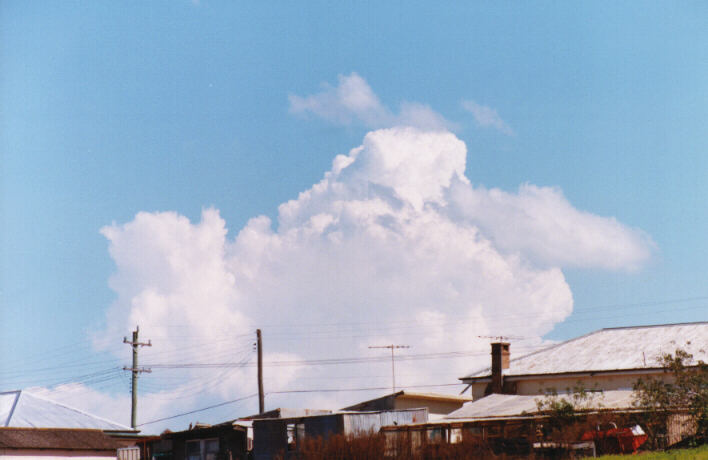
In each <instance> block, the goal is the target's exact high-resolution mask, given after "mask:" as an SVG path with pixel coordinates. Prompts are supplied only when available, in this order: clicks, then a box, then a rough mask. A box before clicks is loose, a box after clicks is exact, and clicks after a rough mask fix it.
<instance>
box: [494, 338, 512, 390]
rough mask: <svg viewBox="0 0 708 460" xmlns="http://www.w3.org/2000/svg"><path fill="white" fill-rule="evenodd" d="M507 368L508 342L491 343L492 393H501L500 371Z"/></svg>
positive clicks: (502, 382)
mask: <svg viewBox="0 0 708 460" xmlns="http://www.w3.org/2000/svg"><path fill="white" fill-rule="evenodd" d="M504 369H509V344H508V343H506V342H497V343H493V344H492V393H502V389H503V388H504V377H503V376H502V372H503V370H504Z"/></svg>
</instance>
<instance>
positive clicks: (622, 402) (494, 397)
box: [444, 390, 634, 420]
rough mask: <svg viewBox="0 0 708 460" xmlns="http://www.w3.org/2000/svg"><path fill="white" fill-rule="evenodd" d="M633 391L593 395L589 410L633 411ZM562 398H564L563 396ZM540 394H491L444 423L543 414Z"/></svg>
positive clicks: (615, 391)
mask: <svg viewBox="0 0 708 460" xmlns="http://www.w3.org/2000/svg"><path fill="white" fill-rule="evenodd" d="M633 394H634V393H633V392H632V390H611V391H604V392H598V393H589V394H588V397H589V398H590V399H589V400H588V401H587V403H588V406H587V407H589V408H602V409H615V410H619V409H631V408H632V401H633V400H634V399H633ZM559 396H560V397H562V396H563V395H562V394H561V395H559ZM543 398H544V396H539V395H503V394H491V395H489V396H485V397H484V398H481V399H478V400H476V401H471V402H468V403H465V405H464V406H462V407H461V408H460V409H457V410H456V411H454V412H450V413H449V414H448V415H446V416H445V417H444V420H450V419H493V418H505V417H517V416H523V415H532V414H536V413H538V412H539V409H538V405H537V403H536V401H540V400H543Z"/></svg>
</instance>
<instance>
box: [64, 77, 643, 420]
mask: <svg viewBox="0 0 708 460" xmlns="http://www.w3.org/2000/svg"><path fill="white" fill-rule="evenodd" d="M290 103H291V110H292V111H293V112H295V113H312V114H315V115H317V116H320V117H323V118H325V119H327V120H330V121H334V122H338V123H354V122H357V123H362V124H364V125H367V126H375V127H380V126H386V128H383V129H378V130H375V131H372V132H369V133H368V134H367V135H366V136H365V137H364V140H363V143H362V145H361V146H359V147H356V148H354V149H352V150H351V151H350V152H349V154H347V155H338V156H337V157H335V158H334V160H333V162H332V168H331V169H330V170H329V171H327V172H326V173H325V174H324V177H323V179H322V180H321V181H320V182H318V183H317V184H314V185H313V186H312V187H311V188H309V189H308V190H305V191H303V192H302V193H300V195H299V196H298V197H297V198H295V199H293V200H291V201H288V202H286V203H283V204H281V205H280V207H279V208H278V217H277V222H271V220H270V219H269V218H268V217H265V216H258V217H254V218H252V219H251V220H250V221H248V223H247V224H246V225H245V226H244V227H243V228H242V229H240V231H238V232H237V235H236V236H235V237H234V238H229V237H228V236H227V233H228V232H227V226H226V222H225V221H224V220H223V219H222V218H221V217H220V215H219V211H218V210H216V209H205V210H204V211H203V212H202V216H201V221H200V222H191V221H190V220H189V219H187V218H186V217H184V216H181V215H179V214H177V213H174V212H153V213H147V212H141V213H138V214H137V215H136V216H135V218H134V219H133V220H132V221H130V222H128V223H124V224H113V225H110V226H107V227H105V228H103V229H102V230H101V232H102V233H103V235H104V236H105V237H106V238H107V239H108V241H109V251H110V255H111V257H112V258H113V260H114V262H115V264H116V272H115V274H114V275H113V276H112V277H111V280H110V286H111V288H112V289H113V290H114V291H115V292H116V294H117V298H116V300H115V302H114V303H113V305H112V306H111V307H110V309H109V311H108V314H107V321H106V326H105V329H104V330H103V331H101V333H100V334H98V335H97V336H96V339H95V341H96V345H97V346H98V347H99V348H101V349H105V350H110V348H111V345H112V344H113V343H114V342H115V340H114V338H115V337H121V336H123V335H125V334H126V333H127V331H130V330H132V329H133V328H134V327H135V325H136V324H139V325H140V327H141V334H142V336H144V337H149V338H150V339H152V341H153V346H152V347H150V348H144V349H142V350H141V359H142V361H141V362H143V363H146V364H150V363H175V364H179V363H199V362H202V363H204V362H207V363H246V362H247V361H248V360H249V359H252V353H253V350H252V341H253V340H252V332H253V330H254V329H255V328H257V327H258V328H261V329H263V333H264V337H265V341H266V360H267V361H269V362H278V363H279V364H277V363H273V365H272V366H269V367H266V374H265V379H266V390H267V391H268V392H270V394H269V396H268V398H267V401H268V407H269V408H273V407H277V406H279V405H281V406H282V405H284V406H291V407H292V406H300V407H317V406H320V405H328V406H329V407H326V408H337V407H342V406H344V405H345V404H347V403H354V402H356V401H358V400H363V399H365V397H369V396H374V395H375V394H381V393H383V392H384V391H381V390H377V391H373V392H369V393H365V392H355V391H348V392H343V393H326V394H319V393H313V394H307V393H298V394H296V395H295V396H292V395H282V394H278V392H279V391H284V390H286V391H287V390H302V389H313V388H314V389H322V388H329V389H332V388H384V387H386V386H387V385H390V383H391V381H390V374H389V372H390V370H389V365H390V363H389V362H382V363H371V362H363V363H358V364H357V363H353V364H351V363H350V364H349V365H346V366H345V365H331V366H325V365H321V363H320V364H317V363H312V362H311V360H313V359H314V360H316V359H323V358H338V357H365V358H372V357H373V358H376V357H381V356H383V358H384V359H385V358H386V356H387V355H386V354H383V355H381V350H377V349H373V350H372V349H369V348H368V347H369V346H371V345H386V344H392V343H395V344H409V345H411V346H412V348H411V349H410V350H407V352H408V353H410V354H414V355H426V354H431V353H442V354H443V355H440V356H442V357H441V358H436V359H434V360H431V359H420V360H408V361H406V360H404V361H402V362H400V364H398V363H397V366H396V371H397V381H398V383H399V386H404V387H409V388H419V389H420V388H428V387H418V385H428V384H453V383H456V382H457V377H460V376H462V375H464V374H465V372H467V371H470V370H472V369H474V368H475V367H477V366H481V365H485V364H487V360H488V353H489V350H488V340H485V339H482V338H478V336H488V335H494V336H498V335H512V336H522V337H525V338H526V339H525V340H523V341H521V342H520V343H519V344H514V347H515V348H514V350H513V351H512V352H515V353H523V352H524V351H529V350H531V349H532V347H534V346H538V345H539V344H540V343H541V342H542V340H541V337H542V336H543V335H544V334H545V333H547V332H549V331H550V330H551V329H552V328H553V326H554V325H555V324H557V323H558V322H561V321H563V320H564V319H565V318H566V317H567V316H568V315H570V313H571V311H572V308H573V297H572V293H571V290H570V287H569V286H568V283H567V282H566V280H565V277H564V275H563V272H562V269H563V268H565V267H578V268H599V269H609V270H634V269H637V268H639V267H641V266H642V264H644V263H645V262H646V261H647V259H648V258H649V257H650V255H651V250H652V247H653V243H652V242H651V240H650V238H649V237H648V236H647V235H645V234H644V233H643V232H642V231H640V230H637V229H633V228H630V227H627V226H626V225H623V224H621V223H620V222H618V221H617V220H616V219H614V218H611V217H609V218H608V217H601V216H597V215H594V214H591V213H589V212H584V211H580V210H578V209H576V208H574V207H573V206H572V205H571V204H570V203H569V202H568V200H567V199H566V198H565V197H564V196H563V194H562V192H561V191H560V190H559V189H557V188H549V187H538V186H534V185H530V184H525V185H522V186H521V187H520V188H519V190H518V191H517V192H516V193H512V192H506V191H502V190H498V189H487V188H484V187H480V186H475V185H474V184H471V183H470V181H469V180H468V179H467V177H466V176H465V167H466V159H467V151H466V147H465V144H464V143H463V142H462V141H461V140H460V139H458V138H457V137H456V136H455V135H454V134H452V133H451V132H449V131H447V130H445V129H443V128H444V126H445V125H446V122H445V121H444V118H442V117H440V116H439V115H437V114H436V113H435V112H432V111H431V110H429V109H428V108H426V107H425V106H422V105H408V106H404V107H403V108H402V110H401V112H400V113H399V114H392V112H391V111H390V110H388V109H387V108H386V107H385V106H384V105H383V104H382V103H381V101H380V100H379V98H378V97H377V96H376V94H374V93H373V91H372V90H371V88H370V87H369V86H368V84H366V82H365V81H364V80H363V79H362V78H361V77H359V76H358V75H356V74H351V75H349V76H345V77H340V82H339V85H338V86H337V87H327V88H325V90H324V91H323V92H322V93H320V94H317V95H314V96H308V97H298V96H291V97H290ZM406 107H407V108H406ZM416 111H417V112H416ZM414 112H416V113H415V114H413V113H414ZM412 114H413V115H412ZM425 120H427V121H425ZM399 125H401V126H399ZM388 126H392V127H388ZM122 351H124V350H122ZM451 351H463V352H465V355H464V356H463V357H462V358H460V357H459V356H457V357H455V356H452V355H450V354H446V353H448V352H451ZM445 358H450V359H445ZM303 360H304V361H303ZM283 362H285V363H283ZM276 364H277V365H276ZM161 376H162V377H161ZM151 378H152V379H156V380H154V382H156V383H153V386H152V387H150V380H149V379H151ZM160 379H162V380H160ZM170 379H172V380H170ZM145 383H146V385H147V386H146V387H144V388H145V391H146V392H147V394H146V395H145V397H144V398H143V399H141V404H144V405H147V407H146V408H145V410H144V411H143V412H142V413H143V414H145V415H143V416H141V417H164V416H166V415H171V413H174V412H175V410H176V408H180V409H182V410H189V409H191V408H194V407H199V406H200V405H207V404H209V403H210V402H207V401H208V400H209V398H211V400H209V401H219V400H228V399H234V398H239V397H243V396H245V395H249V394H251V393H253V392H254V391H255V382H254V378H253V369H252V368H250V367H234V368H225V369H224V368H207V369H204V368H199V369H194V368H186V369H171V370H159V368H156V369H155V370H154V372H153V374H152V375H151V376H150V377H146V378H145ZM66 390H67V391H65V392H64V393H66V394H67V395H68V396H67V398H69V399H70V398H71V397H74V398H76V394H78V390H77V389H76V388H74V387H67V389H66ZM69 390H71V391H69ZM61 394H62V392H61V391H58V390H57V391H54V392H53V393H52V395H53V396H54V397H56V398H58V399H61ZM72 395H73V396H72ZM90 396H91V397H90V398H88V399H87V400H86V401H85V406H84V407H85V408H87V409H89V410H93V411H95V412H98V413H102V409H101V408H102V407H111V405H110V404H108V403H105V402H103V399H102V398H103V396H102V395H101V394H93V393H91V395H90ZM151 398H152V399H151ZM71 401H73V400H71ZM91 401H93V402H95V403H96V404H95V405H96V406H98V407H93V406H94V405H93V404H92V403H91ZM165 401H168V403H165ZM86 405H88V406H91V407H86ZM254 409H255V407H254V405H253V404H252V401H251V403H250V406H248V410H254ZM248 410H247V409H243V408H242V409H239V410H235V411H234V413H232V414H231V415H233V416H234V417H235V416H237V415H243V414H244V413H245V412H248ZM104 414H105V413H104ZM105 415H107V416H110V414H105ZM109 418H110V417H109ZM200 419H201V420H204V418H200ZM121 421H124V420H121ZM142 421H145V418H142ZM214 421H223V420H214ZM166 426H171V425H170V422H165V424H163V425H162V426H160V425H157V426H153V427H152V428H153V429H156V428H162V427H166ZM172 427H173V428H174V426H172ZM177 428H180V427H177Z"/></svg>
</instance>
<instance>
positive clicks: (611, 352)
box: [462, 322, 708, 379]
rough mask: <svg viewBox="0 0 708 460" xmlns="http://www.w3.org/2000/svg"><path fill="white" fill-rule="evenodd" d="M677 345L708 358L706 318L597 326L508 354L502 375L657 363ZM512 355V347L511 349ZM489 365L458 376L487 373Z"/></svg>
mask: <svg viewBox="0 0 708 460" xmlns="http://www.w3.org/2000/svg"><path fill="white" fill-rule="evenodd" d="M677 348H682V349H683V350H685V351H687V352H689V353H691V354H693V358H694V360H696V361H698V360H703V361H708V322H700V323H684V324H665V325H658V326H636V327H619V328H610V329H601V330H599V331H595V332H592V333H590V334H587V335H583V336H581V337H577V338H575V339H571V340H568V341H566V342H562V343H559V344H557V345H553V346H551V347H549V348H546V349H543V350H540V351H537V352H534V353H531V354H528V355H525V356H522V357H519V358H512V359H511V361H510V363H509V364H510V366H509V369H505V370H504V375H506V376H513V375H538V374H561V373H569V372H583V371H596V372H597V371H613V370H624V369H642V368H656V367H661V366H660V364H659V362H658V359H657V358H658V357H659V356H660V355H662V354H665V353H673V352H674V351H676V349H677ZM511 352H512V356H513V352H514V350H513V348H512V349H511ZM490 373H491V369H490V368H488V367H487V368H484V369H481V370H479V371H477V372H473V373H472V374H470V375H468V376H466V377H462V379H474V378H480V377H488V376H489V375H490Z"/></svg>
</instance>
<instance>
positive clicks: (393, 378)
mask: <svg viewBox="0 0 708 460" xmlns="http://www.w3.org/2000/svg"><path fill="white" fill-rule="evenodd" d="M369 348H388V349H390V350H391V382H392V383H391V387H392V388H393V392H394V393H395V392H396V364H395V361H396V360H395V358H394V350H397V349H399V348H410V346H409V345H393V344H391V345H378V346H371V347H369Z"/></svg>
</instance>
